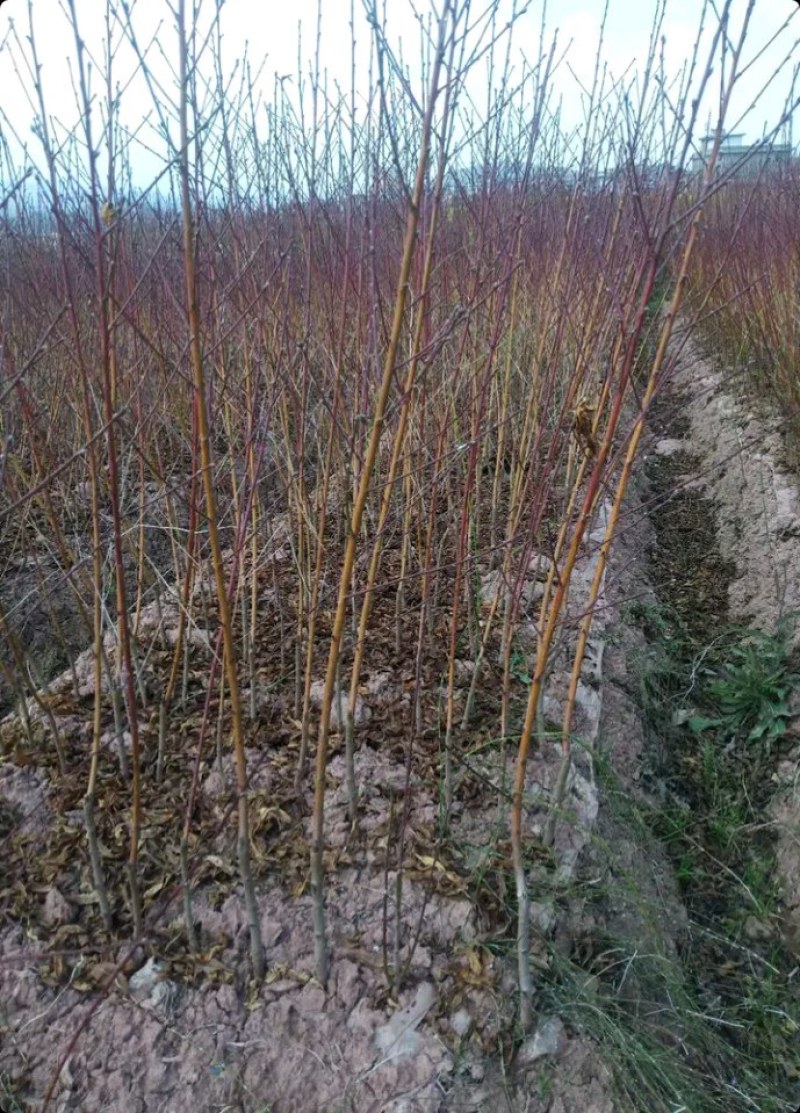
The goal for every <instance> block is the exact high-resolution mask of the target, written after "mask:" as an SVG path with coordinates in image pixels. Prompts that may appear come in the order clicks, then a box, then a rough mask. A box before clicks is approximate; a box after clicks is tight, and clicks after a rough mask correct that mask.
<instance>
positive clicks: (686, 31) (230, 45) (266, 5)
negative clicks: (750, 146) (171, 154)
mask: <svg viewBox="0 0 800 1113" xmlns="http://www.w3.org/2000/svg"><path fill="white" fill-rule="evenodd" d="M518 2H520V0H518ZM717 2H718V3H721V2H722V0H717ZM74 3H75V7H76V11H77V17H78V20H79V23H80V28H81V33H82V35H83V36H84V38H85V39H86V42H87V45H88V47H89V49H90V50H92V51H94V52H95V54H96V57H97V58H98V60H101V59H102V39H103V33H104V26H105V18H104V12H105V9H106V4H105V0H74ZM386 3H387V9H388V16H389V20H388V24H389V26H388V30H389V37H390V39H391V41H392V42H393V43H399V42H402V44H403V54H404V58H405V60H406V61H407V62H408V63H409V65H410V66H411V68H412V71H413V68H414V64H415V59H416V58H417V57H418V56H419V51H420V47H419V34H420V33H419V27H418V22H417V19H416V18H415V13H414V4H412V2H411V0H386ZM415 3H416V10H417V11H420V12H428V11H429V10H430V7H431V4H430V0H415ZM486 3H487V0H474V2H473V11H474V12H475V13H476V14H477V13H478V12H479V11H481V10H483V8H484V7H485V5H486ZM511 3H512V0H501V5H502V8H503V11H504V13H507V12H508V11H509V10H510V7H511ZM746 3H747V0H735V4H734V14H735V17H736V19H740V18H741V15H742V13H743V12H744V10H745V6H746ZM66 6H67V5H66V2H65V0H33V14H34V25H35V34H36V41H37V47H38V51H39V55H40V61H41V63H42V66H43V75H44V83H45V89H46V94H47V102H48V110H49V112H50V113H51V114H53V115H55V116H58V117H59V118H60V120H61V121H62V123H63V124H64V125H65V126H66V127H72V126H74V124H75V122H76V120H77V119H78V116H79V113H78V109H77V107H76V103H75V99H74V96H73V92H72V79H71V76H70V73H71V69H70V59H74V54H75V47H74V40H73V37H72V32H71V30H70V28H69V25H68V22H67V19H66V15H65V9H66ZM189 6H191V5H189ZM656 6H657V5H656V0H610V10H609V16H608V21H607V26H606V34H605V42H604V50H603V57H604V58H605V61H606V63H607V65H608V67H609V69H610V70H611V71H612V72H613V73H615V74H616V75H621V74H623V73H624V72H626V71H628V72H629V73H630V72H632V70H631V69H630V67H634V68H635V67H636V66H637V65H639V64H641V63H642V62H643V61H644V60H645V58H646V53H647V43H648V37H649V34H650V29H651V26H652V20H653V16H654V13H655V11H656ZM213 7H214V0H205V3H204V8H205V11H206V12H208V13H210V12H211V11H212V10H213ZM317 7H318V0H261V2H260V3H259V2H256V0H225V3H224V5H223V11H222V28H223V35H224V38H223V51H224V56H225V60H226V65H227V66H228V67H232V66H233V65H234V64H235V62H236V61H237V60H240V59H241V58H242V57H243V56H244V54H245V51H247V55H248V57H249V59H250V62H251V65H252V67H253V69H254V70H255V69H257V68H258V67H259V66H260V65H261V64H262V62H263V63H264V68H263V71H262V74H263V77H262V81H261V89H262V93H263V97H264V98H265V99H270V97H271V95H272V93H271V91H272V88H273V83H274V76H275V74H276V73H277V74H278V75H281V76H283V75H286V74H296V72H297V65H298V31H299V29H301V31H302V54H303V56H304V59H305V60H306V61H305V64H306V65H307V60H308V58H309V56H310V55H311V54H312V52H313V49H314V45H315V37H316V17H317ZM133 8H134V21H135V23H136V26H137V28H138V31H139V34H140V36H141V41H142V42H147V41H148V39H149V37H150V36H151V35H152V34H153V33H154V32H155V31H156V29H157V28H159V27H160V30H159V31H158V35H157V42H158V50H160V51H161V52H162V54H163V57H162V60H161V61H160V62H159V61H158V60H157V58H156V55H155V54H153V55H151V59H152V61H153V65H154V70H155V71H156V72H158V73H160V74H162V75H163V77H164V80H165V85H169V82H170V78H169V76H168V73H167V67H168V66H169V65H170V64H171V65H174V66H175V67H177V46H176V41H177V40H176V32H175V27H174V20H173V17H172V15H171V11H170V4H168V3H167V2H166V0H135V3H134V4H133ZM321 8H322V38H321V65H322V67H323V69H325V70H327V72H328V75H329V78H330V79H331V80H338V81H339V82H340V83H341V84H342V85H343V86H344V87H349V83H350V57H351V46H350V43H351V28H350V0H321ZM700 8H701V0H668V2H667V15H666V19H665V22H664V33H665V37H666V51H665V53H666V58H667V64H668V67H669V68H670V69H672V70H675V69H677V68H678V67H679V66H680V65H681V63H682V62H683V61H684V60H685V59H686V57H687V54H688V52H689V51H690V49H691V46H692V43H693V42H694V39H695V36H696V32H697V24H698V15H699V11H700ZM355 10H356V21H355V38H356V43H357V64H358V77H357V84H359V83H363V82H365V80H366V69H367V58H368V41H369V31H368V27H367V24H366V21H365V18H364V10H363V3H362V0H357V3H356V5H355ZM797 12H798V5H797V3H796V2H795V0H756V17H755V20H754V22H753V29H752V38H751V46H750V51H749V54H750V56H751V57H752V56H753V55H754V54H755V53H756V52H757V51H758V50H760V49H762V48H763V47H764V46H765V45H766V44H769V43H770V40H773V41H772V42H771V45H768V46H767V49H766V50H765V51H764V53H763V55H762V56H761V57H760V58H759V59H758V60H757V61H756V62H755V63H754V64H753V65H752V67H751V68H750V69H749V70H748V72H747V73H746V74H745V75H744V77H743V78H742V80H741V82H740V86H739V88H738V90H737V95H736V98H735V100H734V104H733V113H732V115H731V117H730V121H731V123H733V122H734V121H735V120H738V118H739V117H740V116H744V119H743V121H742V123H741V125H739V126H738V127H737V128H736V130H741V131H744V132H745V133H746V135H747V137H748V138H749V139H754V138H757V137H758V136H760V135H761V134H762V132H763V130H764V129H765V128H767V129H768V128H770V127H772V126H773V125H774V123H775V122H776V120H777V119H778V118H779V116H780V113H781V111H782V107H783V104H784V102H785V100H786V97H787V94H788V92H789V90H790V88H791V78H792V72H791V71H792V68H793V65H794V63H793V62H792V63H791V65H790V66H789V67H787V68H786V69H785V71H784V72H783V74H782V75H781V76H780V77H779V78H778V79H777V80H776V81H775V82H774V83H773V86H772V88H770V89H768V90H767V92H766V93H764V94H762V95H759V94H760V91H761V89H762V87H763V86H764V85H765V84H766V83H767V81H768V80H769V78H770V77H771V75H772V74H773V73H774V72H775V70H776V69H778V67H779V66H780V65H781V62H782V61H783V59H784V58H785V57H786V56H787V55H791V54H792V52H793V51H795V50H796V47H797V40H798V35H799V34H800V16H797V15H796V13H797ZM541 16H542V0H532V2H531V4H530V8H529V11H528V12H527V13H526V14H525V15H524V16H523V17H522V18H521V19H520V21H519V23H518V25H517V27H516V30H515V34H514V41H515V44H516V49H517V50H519V51H522V52H524V54H525V55H526V56H527V57H528V58H531V59H533V58H535V57H536V55H537V53H538V49H539V34H540V25H541ZM601 18H602V3H596V2H591V0H560V2H558V3H556V2H552V0H551V2H550V3H549V5H548V8H547V30H546V39H547V40H548V41H549V40H550V38H551V37H552V35H553V34H554V33H555V32H556V30H557V31H558V43H559V49H563V48H566V47H567V46H568V45H569V49H568V53H567V57H566V59H565V61H564V63H562V65H561V68H560V71H559V74H558V77H557V82H556V87H557V92H558V95H559V96H560V98H561V100H562V104H563V112H564V115H565V119H566V121H567V123H568V124H571V123H573V122H577V121H578V120H579V119H580V110H581V103H580V91H579V86H578V81H579V80H580V81H583V82H585V83H589V82H590V81H591V75H592V72H593V69H594V65H595V58H596V55H597V48H598V40H599V35H600V24H601ZM12 25H13V26H12ZM734 26H735V22H734ZM27 34H28V0H6V2H5V3H3V4H2V6H0V90H1V91H2V97H1V98H0V103H2V109H3V111H4V112H6V113H7V114H8V118H9V121H10V123H11V125H12V126H13V128H14V129H15V130H16V131H17V132H18V133H19V135H20V136H21V137H22V138H23V139H24V140H26V141H27V142H29V143H31V147H32V149H34V148H35V145H36V144H35V139H34V138H33V136H32V133H31V123H32V120H33V110H32V108H31V107H30V105H29V101H28V98H29V96H31V95H32V94H31V88H30V86H31V81H30V77H29V75H28V74H27V73H26V72H25V71H24V69H20V68H19V67H20V64H21V57H22V52H23V51H24V50H25V49H26V46H25V39H26V37H27ZM15 59H16V66H15ZM567 62H568V63H569V65H567V64H566V63H567ZM132 68H133V59H132V56H131V54H130V52H129V51H123V52H121V53H120V56H119V59H118V64H117V78H118V79H119V80H122V81H124V80H125V74H126V72H130V71H131V70H132ZM482 80H483V81H484V82H485V69H481V70H480V72H478V73H476V74H474V75H473V79H472V81H473V84H472V91H473V93H474V94H476V95H479V94H480V82H481V81H482ZM99 84H100V83H99V82H98V83H96V86H95V89H96V91H98V92H99V91H100V89H99ZM123 103H124V104H125V111H124V121H125V123H126V125H127V126H128V127H134V126H135V125H136V123H137V121H138V120H140V119H141V117H142V115H143V114H144V113H146V112H149V111H150V110H151V107H152V102H151V101H149V98H148V95H147V93H146V90H145V89H144V87H143V85H142V84H141V83H134V84H133V85H131V87H130V89H129V91H128V92H127V94H126V95H125V97H124V98H123ZM710 111H711V106H710V105H709V107H708V110H707V113H706V115H708V113H709V112H710ZM571 114H572V117H573V118H574V119H571ZM705 122H706V120H705V118H704V120H703V124H705ZM795 141H796V142H797V141H800V129H798V131H797V134H796V135H795ZM142 157H145V156H142Z"/></svg>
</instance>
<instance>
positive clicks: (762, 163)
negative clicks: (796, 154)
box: [690, 132, 792, 178]
mask: <svg viewBox="0 0 800 1113" xmlns="http://www.w3.org/2000/svg"><path fill="white" fill-rule="evenodd" d="M715 138H716V136H714V135H704V136H703V138H702V139H701V140H700V150H699V151H698V152H697V153H696V154H695V155H694V157H693V158H692V162H691V168H690V169H691V173H692V174H699V173H701V171H702V170H703V169H704V168H705V165H706V163H707V162H708V160H709V158H710V157H711V152H712V151H713V149H714V140H715ZM791 158H792V145H791V143H745V142H744V133H743V132H732V133H731V134H730V135H724V136H723V137H722V140H721V141H720V146H719V153H718V155H717V173H718V174H728V173H730V172H731V170H732V169H733V168H734V167H737V166H738V169H737V170H736V171H735V173H736V176H737V177H747V178H757V177H758V175H759V174H761V172H762V171H763V170H766V169H769V170H772V169H774V168H775V167H778V166H781V165H784V166H785V165H786V164H788V163H789V162H790V161H791ZM739 163H741V166H739Z"/></svg>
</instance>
